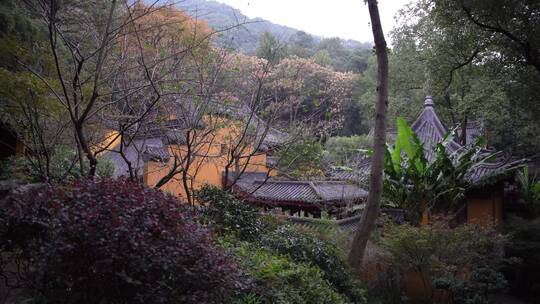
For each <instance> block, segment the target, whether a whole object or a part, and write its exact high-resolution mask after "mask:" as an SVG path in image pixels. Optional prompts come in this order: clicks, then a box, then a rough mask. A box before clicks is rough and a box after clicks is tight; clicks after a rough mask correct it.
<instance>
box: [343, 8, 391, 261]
mask: <svg viewBox="0 0 540 304" xmlns="http://www.w3.org/2000/svg"><path fill="white" fill-rule="evenodd" d="M367 3H368V8H369V16H370V19H371V30H372V32H373V40H374V41H375V52H376V55H377V65H378V68H377V82H378V86H377V104H376V107H375V108H376V110H375V135H374V137H373V158H372V163H371V172H370V182H369V196H368V200H367V204H366V208H365V209H364V211H363V213H362V218H361V219H360V225H359V227H358V231H357V232H356V235H355V236H354V239H353V243H352V247H351V251H350V252H349V263H350V264H351V266H353V267H354V268H357V269H358V268H360V266H361V265H362V259H363V257H364V252H365V249H366V245H367V241H368V239H369V236H370V235H371V232H372V231H373V228H374V227H375V221H376V220H377V217H378V215H379V209H380V204H381V198H382V191H383V168H384V151H385V148H386V112H387V108H388V54H387V50H386V40H385V39H384V33H383V30H382V25H381V18H380V16H379V8H378V6H377V0H367Z"/></svg>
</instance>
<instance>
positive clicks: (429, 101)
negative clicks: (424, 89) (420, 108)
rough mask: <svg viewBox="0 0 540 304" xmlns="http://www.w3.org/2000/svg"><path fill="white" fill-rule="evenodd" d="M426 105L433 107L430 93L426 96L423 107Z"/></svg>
mask: <svg viewBox="0 0 540 304" xmlns="http://www.w3.org/2000/svg"><path fill="white" fill-rule="evenodd" d="M426 107H433V99H432V98H431V95H428V96H426V100H425V101H424V108H426Z"/></svg>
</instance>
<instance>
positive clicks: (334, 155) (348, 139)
mask: <svg viewBox="0 0 540 304" xmlns="http://www.w3.org/2000/svg"><path fill="white" fill-rule="evenodd" d="M324 148H325V160H326V161H327V162H328V163H330V164H332V165H334V166H348V165H350V163H351V161H353V160H354V158H355V157H357V156H358V155H359V154H361V153H366V152H367V151H368V150H370V149H371V148H372V138H371V137H370V136H368V135H354V136H333V137H330V138H328V139H327V140H326V142H325V144H324Z"/></svg>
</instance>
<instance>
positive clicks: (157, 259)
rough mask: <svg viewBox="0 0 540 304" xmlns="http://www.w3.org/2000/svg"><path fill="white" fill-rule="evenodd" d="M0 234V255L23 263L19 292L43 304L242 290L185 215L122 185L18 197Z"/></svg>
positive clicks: (175, 204)
mask: <svg viewBox="0 0 540 304" xmlns="http://www.w3.org/2000/svg"><path fill="white" fill-rule="evenodd" d="M0 234H1V249H2V250H3V251H4V252H11V253H12V254H16V253H18V254H16V255H18V256H17V257H18V258H21V259H22V260H23V261H25V263H26V265H28V266H31V267H27V268H23V269H24V270H23V273H21V274H22V275H23V277H24V278H26V279H25V280H23V282H22V283H24V287H26V288H28V289H30V291H31V293H32V294H33V295H34V297H35V298H36V299H44V300H45V301H46V302H47V303H222V302H224V301H225V302H226V299H227V297H228V296H231V295H232V294H233V293H235V291H236V290H238V289H239V288H241V287H242V286H240V284H239V283H238V282H239V281H240V280H239V274H240V272H239V271H238V269H237V268H236V264H235V263H233V262H232V260H231V259H230V257H229V256H228V255H227V254H225V253H224V252H223V251H222V250H221V249H219V248H218V247H215V246H214V245H213V243H212V240H211V239H210V237H209V233H208V231H207V230H206V229H204V228H203V227H202V226H201V225H200V224H198V222H197V219H196V218H195V217H194V215H193V213H191V212H188V211H186V210H183V209H182V208H181V206H180V202H179V201H178V200H176V199H174V198H172V197H169V196H167V195H165V194H163V193H162V192H160V191H157V190H152V189H148V188H144V187H142V186H140V185H138V184H134V183H130V182H127V181H122V180H120V181H115V180H103V181H99V182H92V181H80V182H77V183H74V184H71V185H69V186H67V187H64V188H62V189H57V190H51V189H43V188H42V189H39V190H34V191H30V192H27V193H25V194H20V195H17V196H15V197H13V198H11V199H10V200H9V201H8V202H6V203H5V206H3V208H2V210H1V213H0ZM3 270H4V271H5V270H6V269H3Z"/></svg>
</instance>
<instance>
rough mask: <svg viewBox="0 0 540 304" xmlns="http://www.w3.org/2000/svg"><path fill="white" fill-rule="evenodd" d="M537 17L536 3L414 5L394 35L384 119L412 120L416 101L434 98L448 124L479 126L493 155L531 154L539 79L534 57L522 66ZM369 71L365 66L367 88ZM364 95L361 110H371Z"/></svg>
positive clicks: (447, 0)
mask: <svg viewBox="0 0 540 304" xmlns="http://www.w3.org/2000/svg"><path fill="white" fill-rule="evenodd" d="M467 10H468V11H469V13H470V15H471V16H470V17H472V19H471V18H470V17H469V16H468V14H467ZM539 11H540V7H539V6H538V3H536V2H524V1H516V0H503V1H499V0H488V1H476V0H474V1H453V0H437V1H430V0H420V1H416V2H415V3H412V4H410V5H409V6H406V7H405V8H404V9H403V10H402V11H401V13H400V14H399V16H398V17H399V18H398V22H399V26H398V27H396V29H395V30H394V31H393V32H392V41H393V50H392V51H393V52H392V54H391V55H390V58H389V61H390V62H389V64H390V94H389V95H390V97H389V99H390V102H389V114H390V115H389V118H390V119H392V117H395V116H396V115H400V116H404V117H407V118H409V119H414V117H415V116H416V114H417V112H418V111H420V109H421V105H420V102H421V100H422V95H433V97H434V99H435V100H436V101H438V102H437V107H438V112H439V114H440V115H441V118H442V119H443V120H444V121H445V122H446V123H447V125H454V126H455V125H457V124H459V123H462V122H464V121H472V120H479V121H482V122H483V123H484V126H485V130H486V133H487V134H486V135H489V142H490V144H491V145H494V146H495V147H496V148H497V149H499V150H502V149H505V150H511V151H512V153H513V154H514V155H516V154H520V155H529V154H533V153H535V151H537V150H538V148H539V143H540V140H539V138H540V137H539V136H540V132H539V131H540V124H539V122H538V120H537V119H535V117H538V115H539V114H540V107H538V106H537V103H536V95H537V94H536V91H537V89H536V88H537V87H538V84H539V83H540V73H538V71H539V70H538V68H537V67H534V64H532V63H534V60H530V59H534V58H535V57H536V58H538V54H539V53H538V52H537V51H536V53H535V54H536V55H532V54H529V59H527V58H526V56H524V52H523V50H525V49H529V50H532V49H536V50H538V45H539V41H538V34H537V32H538V28H539V26H538V25H539V23H538V19H536V18H534V17H533V16H535V15H537V14H538V13H539ZM473 20H476V21H479V22H480V23H484V24H487V25H490V26H493V28H491V29H489V28H483V27H481V26H479V25H478V24H476V23H475V22H473ZM496 28H499V29H502V30H503V31H501V32H497V31H493V29H496ZM503 32H505V33H510V34H512V35H514V37H516V38H517V39H516V40H515V41H514V40H512V39H508V37H507V36H506V35H505V34H502V33H503ZM524 46H527V47H524ZM536 62H540V61H538V60H536ZM370 64H371V62H370ZM537 66H538V65H537ZM375 68H376V67H375V65H373V64H372V65H370V66H368V71H369V78H370V80H369V81H368V82H367V84H369V87H370V88H375V86H374V82H373V81H372V80H373V79H374V78H373V73H374V72H375V71H376V69H375ZM366 94H367V95H366V96H365V97H366V98H362V103H363V104H366V105H367V106H369V100H370V99H369V94H368V93H366ZM371 100H372V99H371Z"/></svg>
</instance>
